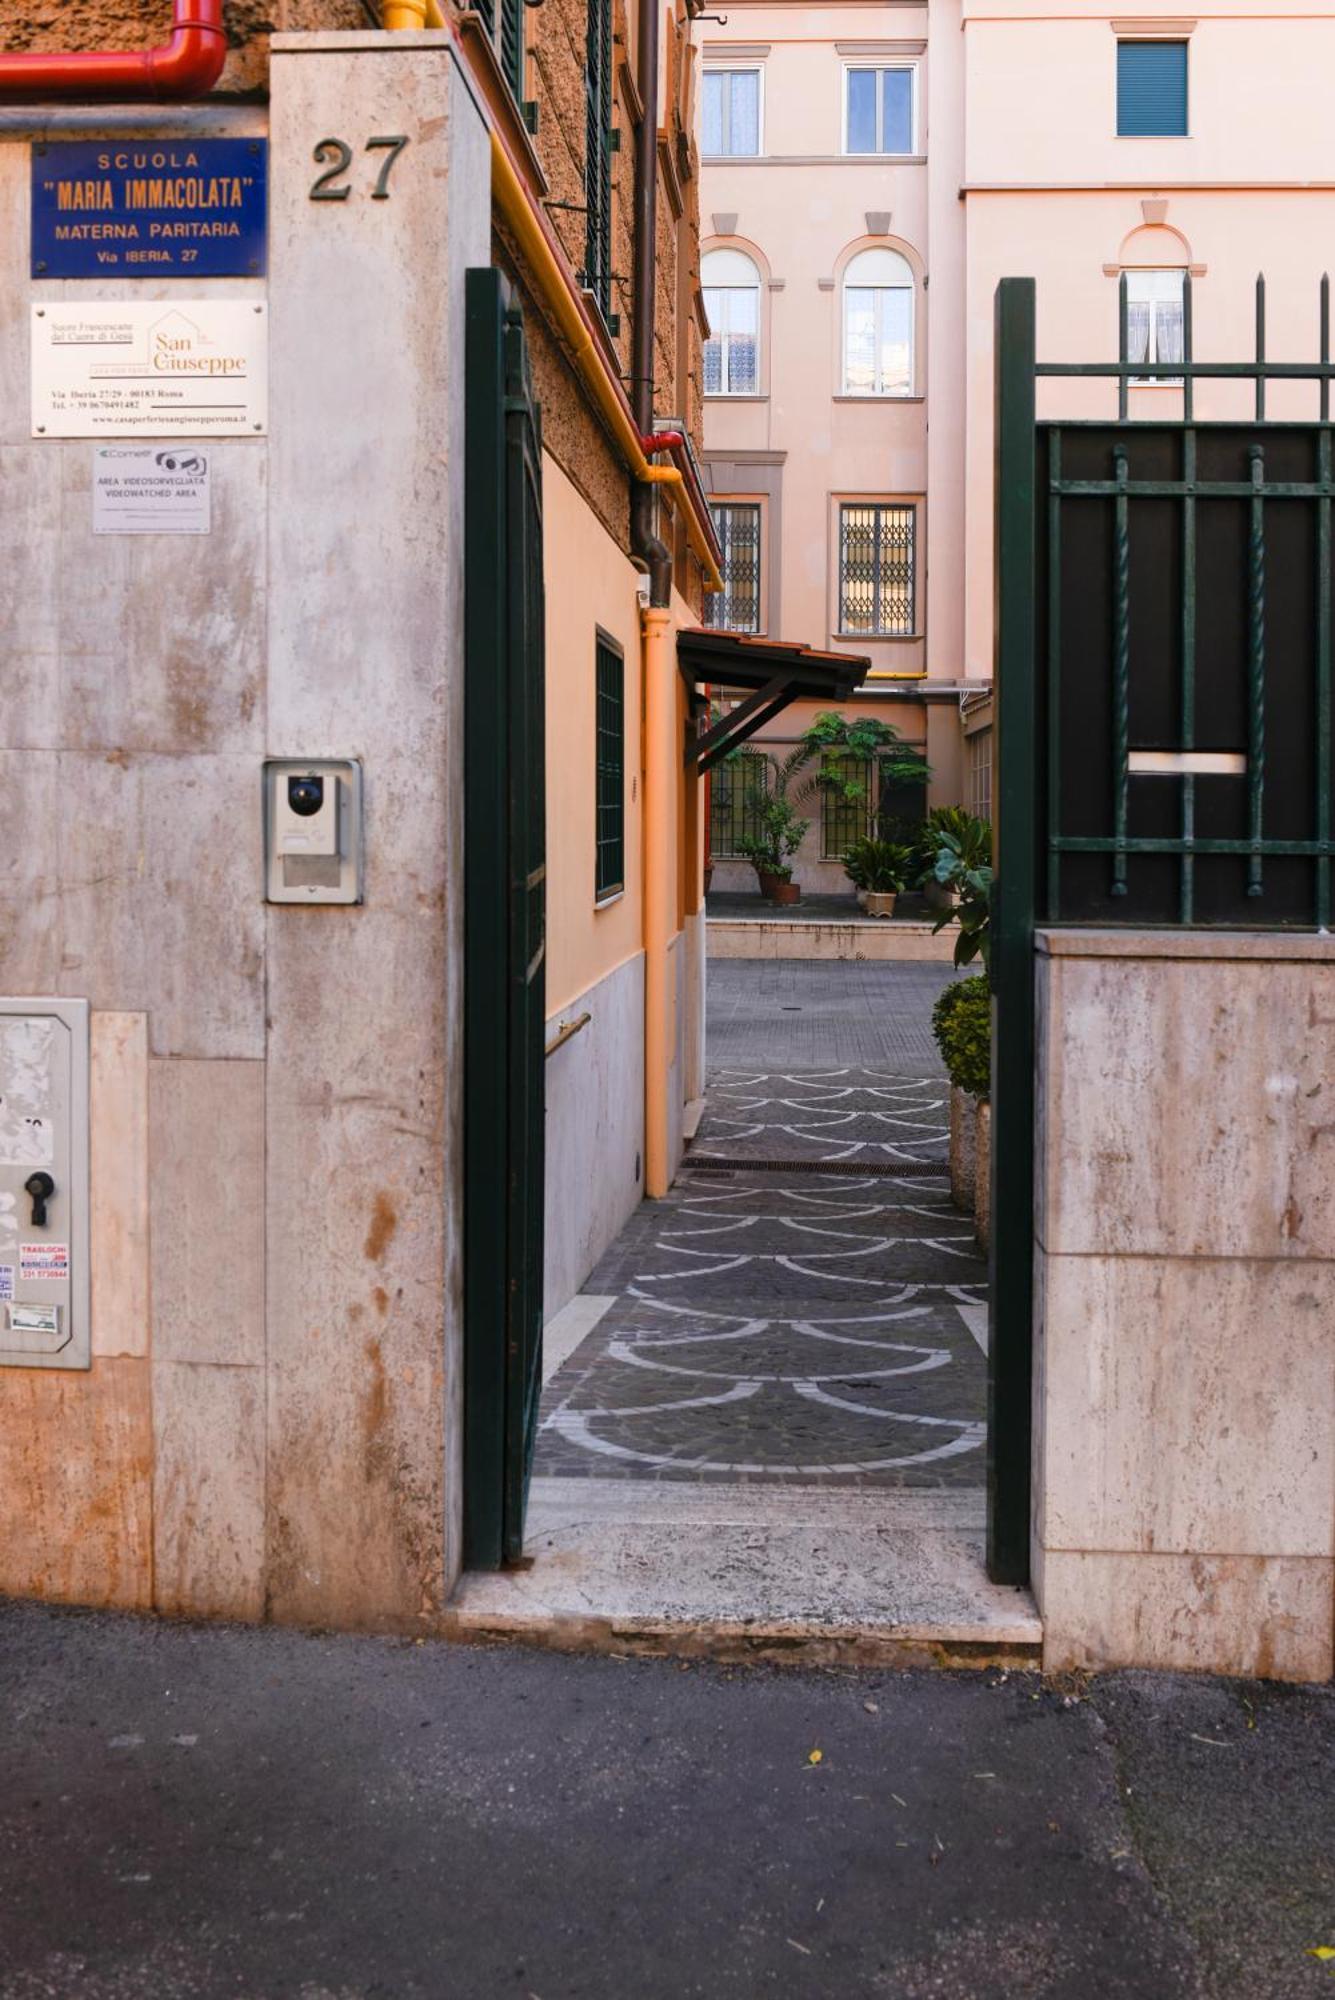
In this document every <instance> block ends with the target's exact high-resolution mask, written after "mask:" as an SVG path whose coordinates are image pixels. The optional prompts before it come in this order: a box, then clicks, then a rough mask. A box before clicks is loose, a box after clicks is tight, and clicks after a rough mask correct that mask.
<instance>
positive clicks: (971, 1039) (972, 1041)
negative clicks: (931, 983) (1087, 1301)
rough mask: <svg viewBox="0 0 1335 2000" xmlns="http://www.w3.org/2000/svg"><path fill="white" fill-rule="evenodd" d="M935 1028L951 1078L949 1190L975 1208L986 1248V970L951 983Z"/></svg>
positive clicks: (988, 1034) (988, 1155) (988, 1064)
mask: <svg viewBox="0 0 1335 2000" xmlns="http://www.w3.org/2000/svg"><path fill="white" fill-rule="evenodd" d="M932 1033H933V1035H934V1036H935V1038H936V1045H937V1047H938V1048H939V1049H940V1051H941V1060H942V1061H943V1062H944V1063H945V1066H946V1074H947V1076H948V1077H949V1078H950V1195H951V1199H952V1201H953V1202H954V1203H955V1206H956V1207H957V1208H962V1209H965V1210H968V1209H972V1210H973V1212H974V1217H975V1225H976V1228H977V1231H978V1240H979V1242H980V1243H981V1244H982V1246H983V1248H984V1249H986V1248H987V1242H988V1233H989V1225H990V1219H991V1218H990V1214H989V1206H990V1203H989V1196H990V1191H991V1190H990V1181H989V1175H990V1170H991V1115H990V1114H991V1104H990V1101H989V1094H990V1092H991V1088H992V995H991V990H990V982H989V980H988V978H987V975H986V974H985V973H978V974H976V975H975V977H974V978H972V979H959V980H956V981H954V982H953V983H952V984H951V985H950V986H947V988H946V989H945V991H944V993H942V995H941V997H940V999H939V1000H938V1001H937V1003H936V1005H935V1007H934V1008H933V1009H932Z"/></svg>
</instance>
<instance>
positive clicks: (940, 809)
mask: <svg viewBox="0 0 1335 2000" xmlns="http://www.w3.org/2000/svg"><path fill="white" fill-rule="evenodd" d="M978 828H984V829H985V830H986V835H985V838H986V853H985V854H984V853H983V849H982V847H981V845H980V843H979V836H978V834H977V832H976V831H975V830H976V829H978ZM947 834H950V835H953V836H954V837H955V839H956V840H957V841H959V842H960V843H961V845H969V846H970V848H971V851H972V852H975V853H976V854H977V855H978V857H979V858H980V859H984V860H986V861H988V862H990V861H991V859H992V842H991V835H992V829H991V827H990V826H989V825H988V823H987V821H986V820H976V819H975V818H974V817H973V815H972V813H971V812H970V811H969V809H968V807H967V806H933V807H932V809H931V811H930V812H929V813H928V815H927V817H926V819H925V820H924V821H923V822H922V825H921V826H920V827H919V828H918V830H917V833H916V835H915V837H914V841H913V867H912V870H911V871H910V874H909V882H910V885H911V886H912V887H913V888H915V889H921V890H922V891H923V893H924V895H925V896H926V898H927V902H928V905H929V906H930V907H932V908H934V909H937V910H953V909H954V907H955V903H956V900H957V891H956V889H955V887H954V886H953V885H952V884H950V883H945V882H941V881H939V880H938V878H937V874H936V864H937V858H938V856H939V855H940V853H941V846H942V841H943V839H944V838H945V836H946V835H947Z"/></svg>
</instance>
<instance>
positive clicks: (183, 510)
mask: <svg viewBox="0 0 1335 2000" xmlns="http://www.w3.org/2000/svg"><path fill="white" fill-rule="evenodd" d="M208 532H209V460H208V453H207V452H205V451H201V450H200V449H199V448H198V447H197V446H194V445H189V444H178V445H165V446H164V445H153V444H98V445H94V446H93V533H94V534H95V535H207V533H208Z"/></svg>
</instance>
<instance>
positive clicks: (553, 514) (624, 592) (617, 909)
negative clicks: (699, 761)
mask: <svg viewBox="0 0 1335 2000" xmlns="http://www.w3.org/2000/svg"><path fill="white" fill-rule="evenodd" d="M542 490H543V533H544V551H543V568H544V573H545V577H546V583H547V1012H548V1015H549V1016H550V1015H554V1014H556V1013H558V1012H559V1010H560V1009H561V1008H562V1007H563V1006H565V1005H566V1003H567V1002H568V1001H570V1000H573V999H575V998H576V997H577V995H579V994H581V993H584V992H586V991H587V989H588V988H589V987H590V986H592V985H593V984H594V983H595V982H596V981H597V980H599V979H601V978H603V976H604V975H605V974H606V973H609V972H611V971H613V970H614V969H615V968H616V967H617V966H618V965H621V964H624V962H625V961H626V960H627V959H628V958H631V957H632V956H634V954H635V953H636V952H638V951H639V950H640V948H641V945H642V943H643V936H642V904H643V897H642V893H641V860H640V836H641V817H642V815H641V806H642V801H643V796H644V780H643V772H642V768H641V745H640V709H641V696H640V616H639V599H638V598H637V596H636V590H635V586H636V582H637V575H636V571H635V570H634V569H633V568H632V567H631V565H630V563H629V562H628V561H627V560H626V558H625V556H623V555H622V553H621V551H620V549H618V548H617V546H616V544H615V543H614V542H613V541H612V539H611V537H610V536H609V535H608V534H607V532H606V531H605V529H604V528H603V526H602V524H601V522H600V521H599V520H598V518H597V516H596V515H595V514H594V513H593V510H592V509H591V508H590V506H589V505H588V502H587V501H586V500H584V499H583V497H582V496H581V495H580V494H579V493H578V492H577V491H576V490H575V488H574V486H572V484H571V483H570V481H569V480H568V479H567V478H566V475H565V473H564V472H562V470H561V468H560V466H559V465H558V464H557V463H556V461H555V459H554V458H552V456H551V454H550V453H544V455H543V481H542ZM600 626H601V627H602V629H603V631H605V632H606V633H607V634H608V636H609V637H610V638H612V639H614V640H616V642H617V643H618V645H620V647H621V648H622V651H623V654H624V656H625V666H626V680H625V689H626V886H625V890H624V891H623V893H622V894H621V895H620V896H619V897H618V898H617V899H616V900H615V901H614V902H609V903H607V904H605V905H604V906H603V907H602V908H601V909H599V908H598V907H597V906H596V904H595V898H594V795H595V787H594V692H595V690H594V648H595V645H596V640H597V631H598V628H599V627H600Z"/></svg>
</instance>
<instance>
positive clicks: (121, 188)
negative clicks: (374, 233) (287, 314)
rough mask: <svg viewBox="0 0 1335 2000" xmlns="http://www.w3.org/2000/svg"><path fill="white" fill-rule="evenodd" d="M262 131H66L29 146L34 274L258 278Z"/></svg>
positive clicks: (264, 156)
mask: <svg viewBox="0 0 1335 2000" xmlns="http://www.w3.org/2000/svg"><path fill="white" fill-rule="evenodd" d="M268 144H269V142H268V140H267V139H124V140H111V139H88V140H85V139H71V140H65V139H61V140H52V141H49V142H48V143H46V144H37V145H34V147H33V149H32V275H33V277H34V278H108V277H114V278H257V277H260V276H262V275H263V272H264V261H265V254H264V253H265V210H266V203H267V179H268V163H269V161H268Z"/></svg>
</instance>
